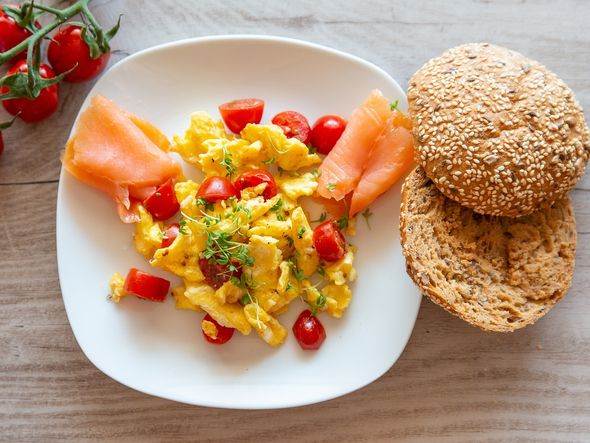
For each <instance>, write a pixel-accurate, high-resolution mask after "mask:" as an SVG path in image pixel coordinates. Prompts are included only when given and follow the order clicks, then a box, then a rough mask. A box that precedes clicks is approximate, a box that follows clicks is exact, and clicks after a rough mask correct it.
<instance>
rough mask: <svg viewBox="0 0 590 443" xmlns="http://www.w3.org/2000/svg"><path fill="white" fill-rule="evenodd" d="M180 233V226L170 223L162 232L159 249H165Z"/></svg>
mask: <svg viewBox="0 0 590 443" xmlns="http://www.w3.org/2000/svg"><path fill="white" fill-rule="evenodd" d="M179 232H180V225H179V224H178V223H172V224H171V225H170V226H168V227H167V228H166V229H165V230H164V237H163V238H162V244H161V245H160V248H167V247H168V246H170V245H171V244H172V243H174V240H175V239H176V237H178V233H179Z"/></svg>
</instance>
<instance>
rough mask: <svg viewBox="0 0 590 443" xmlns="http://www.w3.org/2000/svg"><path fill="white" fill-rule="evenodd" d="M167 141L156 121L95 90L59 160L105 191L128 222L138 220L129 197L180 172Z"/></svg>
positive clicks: (134, 198) (143, 193)
mask: <svg viewBox="0 0 590 443" xmlns="http://www.w3.org/2000/svg"><path fill="white" fill-rule="evenodd" d="M168 146H169V143H168V140H167V138H166V137H165V136H164V135H163V134H162V133H161V132H160V131H159V130H158V129H157V128H156V127H154V126H153V125H151V124H150V123H149V122H147V121H145V120H143V119H141V118H139V117H137V116H135V115H133V114H131V113H129V112H127V111H125V110H123V109H121V108H120V107H118V106H117V105H115V104H114V103H113V102H112V101H110V100H109V99H107V98H105V97H102V96H100V95H97V96H94V97H93V98H92V101H91V102H90V106H88V108H86V110H84V112H82V113H81V114H80V118H79V119H78V123H77V125H76V132H75V134H74V135H73V136H72V137H71V138H70V139H69V140H68V143H67V145H66V150H65V153H64V156H63V158H62V161H63V165H64V167H65V168H66V169H67V171H68V172H69V173H70V174H72V175H73V176H74V177H76V178H77V179H78V180H80V181H82V182H84V183H86V184H88V185H90V186H93V187H95V188H98V189H100V190H101V191H103V192H105V193H107V194H108V195H109V196H111V197H112V198H113V199H114V200H115V201H116V202H117V206H118V210H119V215H120V217H121V220H123V221H124V222H126V223H133V222H135V221H138V220H139V216H138V213H137V207H136V206H137V205H136V204H134V201H140V200H143V199H145V198H147V197H148V196H149V195H150V194H152V193H153V192H154V191H155V190H156V187H157V186H158V185H160V184H162V183H164V182H166V181H167V180H169V179H173V178H178V177H180V176H181V175H182V169H181V167H180V165H179V164H178V163H177V162H176V161H174V160H173V159H172V158H171V157H170V156H169V155H168V154H167V153H166V150H167V149H168Z"/></svg>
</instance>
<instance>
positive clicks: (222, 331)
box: [201, 314, 235, 345]
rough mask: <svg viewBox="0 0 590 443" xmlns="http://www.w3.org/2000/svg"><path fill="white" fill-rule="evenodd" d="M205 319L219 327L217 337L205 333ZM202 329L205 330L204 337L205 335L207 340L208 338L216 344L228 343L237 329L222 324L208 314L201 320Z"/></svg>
mask: <svg viewBox="0 0 590 443" xmlns="http://www.w3.org/2000/svg"><path fill="white" fill-rule="evenodd" d="M203 321H209V322H211V323H213V324H214V325H215V328H216V329H217V337H215V338H213V337H209V336H208V335H207V334H205V331H204V330H203ZM201 331H202V332H203V337H205V340H207V341H208V342H209V343H213V344H214V345H222V344H224V343H227V342H228V341H229V340H230V339H231V338H232V337H233V335H234V331H235V329H234V328H228V327H226V326H221V325H220V324H219V323H217V321H216V320H215V319H214V318H213V317H211V316H210V315H209V314H207V315H206V316H205V318H203V320H202V322H201Z"/></svg>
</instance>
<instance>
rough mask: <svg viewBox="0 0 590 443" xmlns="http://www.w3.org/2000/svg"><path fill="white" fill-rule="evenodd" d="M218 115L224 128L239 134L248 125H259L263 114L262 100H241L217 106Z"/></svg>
mask: <svg viewBox="0 0 590 443" xmlns="http://www.w3.org/2000/svg"><path fill="white" fill-rule="evenodd" d="M219 113H220V114H221V118H223V121H224V122H225V126H227V128H228V129H229V130H230V131H231V132H233V133H235V134H239V133H240V132H241V131H242V129H244V128H245V127H246V125H247V124H248V123H255V124H258V123H260V120H261V119H262V114H263V113H264V100H260V99H259V98H242V99H238V100H232V101H231V102H227V103H223V104H222V105H219Z"/></svg>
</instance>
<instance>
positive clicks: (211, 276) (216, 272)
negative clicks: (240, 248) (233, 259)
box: [199, 257, 242, 289]
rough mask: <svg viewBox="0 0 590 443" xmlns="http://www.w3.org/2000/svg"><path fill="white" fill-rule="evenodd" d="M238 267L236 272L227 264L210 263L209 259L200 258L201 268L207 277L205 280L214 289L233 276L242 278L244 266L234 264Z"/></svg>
mask: <svg viewBox="0 0 590 443" xmlns="http://www.w3.org/2000/svg"><path fill="white" fill-rule="evenodd" d="M234 266H235V267H236V268H237V270H236V271H234V272H229V270H228V268H227V265H220V264H219V263H209V260H208V259H206V258H204V257H201V258H199V269H200V270H201V272H202V273H203V276H204V277H205V282H206V283H207V284H208V285H209V286H211V287H212V288H213V289H219V288H221V287H222V286H223V284H224V283H225V282H226V281H229V279H230V278H231V277H237V278H240V277H241V276H242V268H241V267H240V266H239V265H237V264H234Z"/></svg>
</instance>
